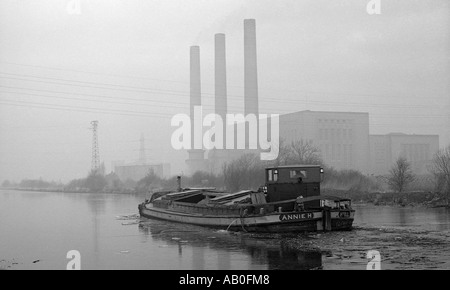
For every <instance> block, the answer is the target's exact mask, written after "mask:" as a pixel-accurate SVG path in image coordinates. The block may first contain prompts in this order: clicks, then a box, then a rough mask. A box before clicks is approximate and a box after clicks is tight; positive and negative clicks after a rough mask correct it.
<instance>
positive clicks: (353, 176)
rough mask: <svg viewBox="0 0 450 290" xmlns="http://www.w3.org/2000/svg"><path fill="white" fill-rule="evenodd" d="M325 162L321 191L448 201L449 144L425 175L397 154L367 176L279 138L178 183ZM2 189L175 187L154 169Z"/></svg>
mask: <svg viewBox="0 0 450 290" xmlns="http://www.w3.org/2000/svg"><path fill="white" fill-rule="evenodd" d="M298 164H302V165H311V164H314V165H323V167H324V171H325V174H324V180H323V182H322V184H321V188H322V189H323V192H325V193H327V194H328V193H332V192H333V191H334V192H344V193H346V194H349V195H350V194H351V195H355V194H357V195H361V194H367V193H386V192H398V193H403V192H406V191H409V192H411V191H416V192H419V191H420V192H439V193H442V194H443V195H444V196H445V199H446V200H447V204H448V200H449V197H450V146H447V147H446V148H445V149H441V150H440V151H439V152H438V153H436V155H435V156H434V158H433V162H432V165H431V166H430V168H429V174H425V175H414V174H413V173H412V170H411V166H410V164H409V163H408V161H407V160H406V159H405V158H403V157H400V158H399V159H398V160H397V162H396V163H395V164H394V165H393V166H392V168H391V170H390V171H389V172H387V173H386V175H383V176H368V175H364V174H362V173H361V172H359V171H356V170H336V169H334V168H332V167H329V166H327V165H326V164H324V162H323V161H322V160H321V158H320V151H319V149H318V148H317V147H315V146H314V145H313V144H312V143H311V142H308V141H304V140H298V141H295V142H291V143H285V142H284V141H281V142H280V147H279V155H278V158H277V159H276V160H273V161H262V160H260V158H259V155H256V154H246V155H243V156H241V157H240V158H238V159H236V160H233V161H230V162H228V163H226V164H224V165H223V167H222V170H221V172H220V173H219V174H217V175H214V174H210V173H207V172H201V171H199V172H196V173H194V174H193V175H192V176H189V177H186V176H183V178H182V187H215V188H217V189H219V190H226V191H238V190H242V189H253V190H257V189H258V188H259V187H260V186H263V185H264V183H265V168H267V167H275V166H282V165H298ZM2 187H3V188H24V189H50V190H61V191H72V192H104V193H148V192H155V191H164V190H176V189H177V187H178V185H177V177H176V176H174V177H172V178H161V177H159V176H158V175H156V174H155V173H154V172H153V171H150V172H149V173H148V174H147V176H145V177H144V178H142V179H141V180H139V181H133V180H130V179H128V180H125V181H123V180H120V178H119V177H118V176H117V175H116V174H115V173H110V174H107V175H104V174H102V173H100V172H90V173H89V174H88V176H87V177H85V178H81V179H74V180H72V181H71V182H69V183H68V184H65V185H63V184H61V183H57V182H47V181H43V180H42V179H39V180H29V179H25V180H22V181H21V182H20V183H18V184H17V183H14V182H10V181H8V180H6V181H4V182H3V183H2Z"/></svg>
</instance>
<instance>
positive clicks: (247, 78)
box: [244, 19, 258, 116]
mask: <svg viewBox="0 0 450 290" xmlns="http://www.w3.org/2000/svg"><path fill="white" fill-rule="evenodd" d="M244 86H245V89H244V98H245V100H244V104H245V115H247V114H255V115H256V116H258V70H257V58H256V24H255V19H245V20H244Z"/></svg>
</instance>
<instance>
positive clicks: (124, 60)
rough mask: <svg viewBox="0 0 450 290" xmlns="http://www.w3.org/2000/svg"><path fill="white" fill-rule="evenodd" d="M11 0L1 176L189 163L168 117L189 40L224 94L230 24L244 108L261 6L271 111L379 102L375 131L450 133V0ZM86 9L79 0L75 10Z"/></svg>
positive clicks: (262, 67) (180, 108)
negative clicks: (223, 56)
mask: <svg viewBox="0 0 450 290" xmlns="http://www.w3.org/2000/svg"><path fill="white" fill-rule="evenodd" d="M69 2H71V1H69V0H67V1H64V0H63V1H61V0H40V1H33V0H21V1H17V0H2V1H0V182H1V181H2V180H6V179H9V180H16V181H19V180H20V179H23V178H34V179H36V178H43V179H46V180H55V181H59V180H61V181H62V182H67V181H69V180H71V179H73V178H79V177H82V176H85V175H86V174H87V172H88V171H89V170H90V167H91V146H92V131H91V130H90V129H89V128H90V122H91V121H92V120H98V121H99V127H98V138H99V149H100V150H99V151H100V161H101V162H104V164H105V166H106V172H110V171H111V170H112V166H111V164H112V162H114V161H117V160H123V161H124V162H125V163H132V162H134V161H136V160H137V159H138V158H139V146H140V143H139V139H140V137H141V134H144V136H145V138H146V149H147V151H146V157H147V160H148V161H149V162H150V163H161V162H167V163H170V164H171V166H172V170H171V171H172V173H173V174H177V173H181V172H183V171H186V168H185V159H186V158H187V153H186V152H185V151H175V150H174V149H172V146H171V144H170V137H171V134H172V132H173V131H174V128H173V127H171V126H170V119H171V117H172V116H173V115H175V114H179V113H186V114H188V113H189V47H190V46H191V45H198V46H200V53H201V70H202V71H201V74H202V90H203V95H202V98H203V99H202V101H203V107H204V109H205V111H206V113H208V112H212V111H213V108H214V34H215V33H225V34H226V41H227V70H228V71H227V74H228V106H229V111H232V112H235V113H242V112H243V110H244V107H243V104H244V99H243V92H244V88H243V83H244V59H243V55H244V53H243V50H244V47H243V20H244V19H247V18H254V19H256V31H257V49H258V81H259V109H260V113H266V114H285V113H290V112H295V111H300V110H318V111H345V112H368V113H369V114H370V115H369V116H370V133H371V134H387V133H390V132H403V133H408V134H437V135H439V136H440V146H441V147H443V146H445V145H447V144H449V143H450V130H449V128H450V58H449V51H450V23H449V22H450V3H449V1H447V0H421V1H412V0H396V1H392V0H381V14H379V15H369V14H368V13H367V11H366V5H367V3H368V2H369V1H368V0H367V1H364V0H345V1H344V0H340V1H336V0H320V1H318V0H311V1H298V0H280V1H273V0H271V1H268V0H254V1H243V0H236V1H234V0H226V1H224V0H214V1H200V0H161V1H153V0H151V1H150V0H135V1H129V0H92V1H91V0H80V1H79V3H80V11H79V12H80V13H74V11H71V10H70V9H69V10H68V9H67V4H68V3H69ZM75 12H77V11H75Z"/></svg>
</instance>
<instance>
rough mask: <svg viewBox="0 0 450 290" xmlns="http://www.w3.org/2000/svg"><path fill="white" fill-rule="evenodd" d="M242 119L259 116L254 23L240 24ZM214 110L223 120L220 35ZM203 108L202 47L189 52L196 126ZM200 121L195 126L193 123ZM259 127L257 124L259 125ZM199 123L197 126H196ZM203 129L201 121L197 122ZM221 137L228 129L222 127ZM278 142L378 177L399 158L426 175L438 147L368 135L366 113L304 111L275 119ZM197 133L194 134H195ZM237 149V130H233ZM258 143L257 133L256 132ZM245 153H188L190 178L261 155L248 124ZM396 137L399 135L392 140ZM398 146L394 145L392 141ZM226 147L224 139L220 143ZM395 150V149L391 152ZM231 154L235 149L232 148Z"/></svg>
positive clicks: (433, 139) (425, 139)
mask: <svg viewBox="0 0 450 290" xmlns="http://www.w3.org/2000/svg"><path fill="white" fill-rule="evenodd" d="M243 40H244V47H243V48H244V113H245V116H247V115H249V114H252V115H255V116H259V95H258V61H257V59H258V58H257V42H256V40H257V37H256V21H255V19H244V39H243ZM214 74H215V75H214V80H215V84H214V87H215V94H214V101H215V105H214V109H215V114H216V115H217V116H220V117H221V118H222V120H226V115H227V113H228V101H227V97H228V96H227V57H226V36H225V34H223V33H217V34H215V35H214ZM201 105H202V90H201V72H200V47H199V46H192V47H191V48H190V118H191V124H194V123H195V122H194V107H196V106H201ZM197 121H198V120H197ZM257 122H258V121H257ZM197 123H198V122H197ZM200 123H201V120H200ZM223 126H224V128H223V132H225V131H226V126H227V125H226V124H225V123H224V124H223ZM279 126H280V139H283V140H284V141H285V142H288V143H290V142H292V141H296V140H300V139H303V140H305V141H308V142H312V143H313V144H314V145H315V146H316V147H318V148H319V150H320V155H321V157H322V160H323V161H324V162H325V164H327V165H329V166H332V167H334V168H335V169H354V170H359V171H361V172H363V173H366V174H369V173H372V174H379V173H381V172H385V171H386V170H388V169H389V167H390V165H391V164H392V162H393V161H394V160H395V158H397V157H398V156H400V155H405V156H409V157H411V158H412V159H411V160H412V161H413V163H414V164H417V166H415V168H417V171H418V172H420V171H424V164H427V163H429V161H430V160H431V156H432V155H433V154H434V153H435V151H436V150H437V148H438V144H439V136H437V135H406V134H401V138H400V137H398V138H397V137H396V139H395V138H393V137H392V136H393V135H392V134H388V135H380V136H379V135H370V132H369V113H367V112H325V111H302V110H300V108H298V110H297V111H295V109H294V110H293V113H289V114H284V115H281V116H280V118H279ZM194 131H195V130H194V126H191V136H192V138H191V148H198V147H195V146H194V139H196V138H195V136H194ZM198 131H199V130H197V134H198ZM234 133H235V135H234V137H235V138H234V142H235V143H236V140H237V138H236V130H234ZM252 133H253V134H255V133H256V140H259V139H258V134H259V130H256V132H252ZM245 135H246V136H245V148H246V149H244V150H242V149H212V150H209V151H208V152H206V151H205V150H203V149H191V150H188V159H187V160H186V164H187V166H188V172H189V174H191V175H192V174H193V173H195V172H196V171H204V172H208V173H213V174H219V173H221V171H222V167H223V165H224V164H225V163H226V162H229V161H232V160H235V159H237V158H239V157H241V156H242V155H243V154H245V153H259V152H260V150H259V147H258V148H257V149H253V150H251V149H248V148H253V147H251V146H249V145H252V144H250V143H249V142H250V139H251V138H249V137H250V136H249V127H248V124H247V122H246V128H245ZM396 136H397V135H396ZM394 139H395V140H397V139H398V140H401V142H398V144H397V143H395V142H394V143H395V144H397V145H391V143H392V144H394V143H393V142H391V141H390V140H394ZM223 142H224V144H223V145H224V146H222V148H226V146H225V144H227V140H226V134H224V137H223ZM391 147H392V148H394V149H391ZM233 148H236V146H234V147H233Z"/></svg>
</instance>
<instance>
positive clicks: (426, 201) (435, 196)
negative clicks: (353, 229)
mask: <svg viewBox="0 0 450 290" xmlns="http://www.w3.org/2000/svg"><path fill="white" fill-rule="evenodd" d="M321 190H322V194H324V195H337V196H340V197H346V198H350V199H351V200H352V202H353V203H354V204H372V205H376V206H398V207H431V208H435V207H448V206H449V205H448V203H447V200H446V198H445V195H443V194H442V193H439V192H425V191H415V192H403V193H394V192H358V191H352V190H336V189H321Z"/></svg>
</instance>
